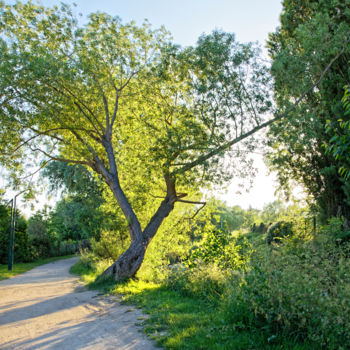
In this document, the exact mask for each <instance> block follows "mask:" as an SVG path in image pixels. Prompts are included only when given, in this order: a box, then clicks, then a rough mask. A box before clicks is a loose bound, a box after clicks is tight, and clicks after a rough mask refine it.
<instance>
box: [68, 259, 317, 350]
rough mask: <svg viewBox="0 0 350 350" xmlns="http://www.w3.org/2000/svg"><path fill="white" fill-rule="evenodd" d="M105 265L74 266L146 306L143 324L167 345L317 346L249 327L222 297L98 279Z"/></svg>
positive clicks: (217, 349)
mask: <svg viewBox="0 0 350 350" xmlns="http://www.w3.org/2000/svg"><path fill="white" fill-rule="evenodd" d="M104 267H105V266H104ZM102 271H103V269H102V267H99V268H96V266H95V267H92V266H89V265H88V264H86V262H84V261H83V262H78V263H77V264H75V265H74V266H73V267H72V268H71V272H73V273H75V274H78V275H80V276H81V278H82V280H83V281H84V282H85V283H87V284H88V286H89V288H92V289H100V290H101V289H103V290H104V291H105V292H108V293H110V294H115V295H121V296H122V302H123V303H127V304H131V305H135V306H137V307H139V308H142V309H143V311H144V312H145V313H146V314H148V315H149V317H146V318H145V319H140V320H139V324H140V325H142V326H143V328H144V331H145V333H146V334H147V335H148V336H149V337H150V338H151V339H154V340H155V341H156V342H157V343H158V344H159V345H160V346H162V347H163V348H165V349H177V350H185V349H189V350H200V349H203V350H204V349H205V350H211V349H212V350H226V349H242V350H243V349H245V350H246V349H259V350H260V349H294V350H310V349H313V348H314V347H313V346H312V345H311V344H300V343H298V341H297V340H296V339H291V338H288V339H287V338H284V337H282V336H279V335H272V334H271V333H269V332H268V331H265V330H264V329H247V328H246V327H244V326H243V325H242V324H240V322H236V323H234V324H233V323H230V322H228V321H227V318H226V317H225V312H224V310H222V308H221V304H220V300H216V301H213V300H212V301H211V300H210V299H206V298H202V297H197V296H189V295H186V294H184V293H183V292H181V291H179V290H173V289H171V288H169V287H167V286H165V285H162V284H157V283H153V282H145V281H143V280H142V279H131V280H129V281H126V282H123V283H118V284H115V283H114V284H113V281H111V280H110V279H107V280H104V281H100V282H99V283H95V282H94V279H95V278H96V277H97V276H98V275H99V273H101V272H102ZM218 298H219V297H218ZM316 348H317V347H316ZM318 348H319V347H318ZM318 348H317V349H318Z"/></svg>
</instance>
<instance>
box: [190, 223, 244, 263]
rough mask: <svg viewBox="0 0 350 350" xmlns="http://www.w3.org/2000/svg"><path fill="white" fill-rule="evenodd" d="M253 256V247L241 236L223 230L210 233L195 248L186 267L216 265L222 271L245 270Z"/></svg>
mask: <svg viewBox="0 0 350 350" xmlns="http://www.w3.org/2000/svg"><path fill="white" fill-rule="evenodd" d="M250 254H251V246H250V245H249V243H248V242H247V240H245V239H241V237H240V234H239V233H238V234H237V235H236V236H232V235H231V234H229V233H228V232H225V231H221V230H213V231H210V232H209V233H208V234H207V235H206V236H205V238H204V239H203V241H202V242H201V243H200V245H199V246H197V247H195V248H193V249H192V250H191V252H190V254H189V256H188V258H187V260H186V265H187V266H188V267H190V268H194V267H197V266H201V265H206V264H215V265H217V266H218V267H219V268H221V269H228V268H229V269H240V268H244V266H245V265H246V263H247V261H248V259H249V256H250Z"/></svg>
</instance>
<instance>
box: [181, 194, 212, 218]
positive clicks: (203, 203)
mask: <svg viewBox="0 0 350 350" xmlns="http://www.w3.org/2000/svg"><path fill="white" fill-rule="evenodd" d="M177 202H181V203H187V204H201V207H200V208H198V209H197V210H196V212H195V214H194V215H193V216H192V217H190V218H188V219H189V220H192V219H194V218H195V217H196V216H197V214H198V213H199V212H200V211H201V210H202V209H203V208H204V207H205V205H206V204H207V202H196V201H186V200H184V199H178V200H177Z"/></svg>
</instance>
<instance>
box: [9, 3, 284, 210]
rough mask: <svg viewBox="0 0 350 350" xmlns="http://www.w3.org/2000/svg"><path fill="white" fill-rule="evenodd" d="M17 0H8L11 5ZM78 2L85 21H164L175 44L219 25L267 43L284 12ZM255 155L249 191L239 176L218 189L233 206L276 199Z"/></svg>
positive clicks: (260, 7) (274, 6)
mask: <svg viewBox="0 0 350 350" xmlns="http://www.w3.org/2000/svg"><path fill="white" fill-rule="evenodd" d="M13 2H14V1H6V0H5V3H8V4H11V3H13ZM64 2H66V3H73V1H64ZM40 3H41V4H43V5H45V6H52V5H54V4H59V1H56V0H41V1H40ZM74 3H75V4H76V5H77V6H76V8H75V10H74V12H75V13H76V14H79V13H81V14H82V17H81V18H82V20H84V18H86V16H87V15H88V14H89V13H91V12H96V11H100V12H107V13H109V14H110V15H115V16H119V17H120V18H121V19H122V20H123V22H129V21H131V20H134V21H135V22H136V23H137V24H141V23H142V22H143V21H144V19H146V18H147V19H148V20H149V22H150V23H151V24H152V26H153V27H154V28H158V27H160V26H162V25H164V26H165V28H166V29H167V30H169V31H170V32H171V34H172V36H173V39H174V42H175V43H177V44H180V45H182V46H187V45H193V44H195V42H196V41H197V39H198V37H199V36H200V35H201V34H202V33H210V32H211V31H212V30H214V29H222V30H224V31H226V32H233V33H235V34H236V39H237V40H238V41H240V42H248V41H254V42H256V41H259V42H260V44H261V45H262V46H264V45H265V41H266V39H267V38H268V33H269V32H272V31H274V30H275V29H276V27H277V26H278V25H279V15H280V13H281V10H282V6H281V1H280V0H98V1H96V0H75V1H74ZM265 53H266V50H265ZM254 159H255V167H257V168H258V174H257V176H256V178H255V179H254V182H253V187H252V188H251V190H250V192H249V193H247V192H246V191H243V192H242V194H241V195H239V194H237V193H236V192H237V191H238V184H239V183H240V181H239V179H234V180H233V181H232V183H231V184H230V185H229V186H228V188H227V191H226V193H224V192H223V191H220V193H216V194H217V196H218V197H219V198H220V199H222V200H225V201H226V202H227V204H228V205H240V206H241V207H243V208H248V207H250V206H252V207H254V208H257V209H261V208H262V207H263V206H264V204H267V203H269V202H271V201H273V200H274V199H276V198H275V196H274V193H275V190H276V181H275V178H276V177H275V175H274V174H270V175H269V174H268V170H267V168H266V166H265V165H264V163H263V161H262V157H261V156H258V155H255V156H254Z"/></svg>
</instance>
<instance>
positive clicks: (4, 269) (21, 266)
mask: <svg viewBox="0 0 350 350" xmlns="http://www.w3.org/2000/svg"><path fill="white" fill-rule="evenodd" d="M74 256H75V255H65V256H58V257H52V258H47V259H40V260H37V261H33V262H29V263H16V264H13V267H12V271H9V270H8V266H7V265H2V264H0V281H1V280H4V279H7V278H10V277H13V276H16V275H19V274H21V273H24V272H27V271H29V270H31V269H33V268H34V267H37V266H40V265H44V264H48V263H50V262H53V261H57V260H62V259H68V258H72V257H74Z"/></svg>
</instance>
